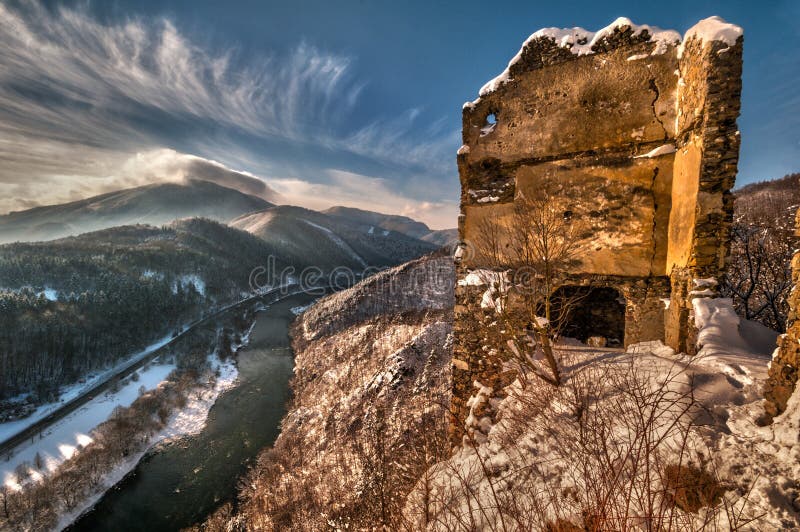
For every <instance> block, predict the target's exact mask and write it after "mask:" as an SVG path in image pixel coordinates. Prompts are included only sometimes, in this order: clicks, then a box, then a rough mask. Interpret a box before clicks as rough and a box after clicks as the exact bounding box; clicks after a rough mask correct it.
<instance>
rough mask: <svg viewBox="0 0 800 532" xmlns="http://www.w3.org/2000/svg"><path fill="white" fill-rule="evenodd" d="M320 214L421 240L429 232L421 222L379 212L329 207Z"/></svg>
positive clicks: (428, 228)
mask: <svg viewBox="0 0 800 532" xmlns="http://www.w3.org/2000/svg"><path fill="white" fill-rule="evenodd" d="M322 212H323V213H324V214H327V215H329V216H332V217H335V218H340V219H344V220H347V221H348V222H351V223H354V224H359V225H363V226H375V227H380V228H382V229H386V230H389V231H396V232H398V233H403V234H404V235H408V236H413V237H414V238H422V237H423V236H425V235H427V234H428V233H430V232H431V229H430V227H428V226H427V225H425V224H424V223H422V222H418V221H416V220H412V219H411V218H409V217H407V216H399V215H396V214H382V213H379V212H372V211H365V210H361V209H354V208H352V207H331V208H330V209H328V210H325V211H322Z"/></svg>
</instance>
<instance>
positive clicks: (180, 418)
mask: <svg viewBox="0 0 800 532" xmlns="http://www.w3.org/2000/svg"><path fill="white" fill-rule="evenodd" d="M251 330H252V329H251ZM248 335H249V332H248ZM209 363H210V364H211V367H212V368H213V369H214V370H218V373H219V375H218V376H217V378H216V381H215V383H214V386H213V387H207V388H205V389H204V390H203V391H202V393H200V394H195V393H192V394H190V396H189V397H188V398H187V399H188V402H187V404H186V406H185V407H184V408H182V409H181V410H179V411H177V412H175V413H174V414H173V415H172V416H171V417H170V419H169V421H168V422H167V425H166V426H165V427H164V428H163V429H162V430H161V431H160V432H159V433H158V434H156V435H155V436H153V437H152V438H151V439H150V441H149V442H148V445H147V447H146V448H145V449H143V450H142V451H140V452H139V453H135V454H133V455H131V456H130V457H129V458H128V459H127V460H125V461H124V462H121V463H119V464H118V465H117V467H115V468H114V469H113V470H112V471H109V472H108V474H107V475H106V477H105V479H104V480H103V482H102V483H101V486H100V488H99V489H98V490H97V492H96V493H95V494H94V495H93V496H92V497H90V498H88V499H86V500H85V501H83V503H81V504H79V505H78V506H77V507H76V508H75V509H74V510H73V511H72V512H69V513H67V514H64V515H62V516H61V517H60V519H59V522H58V526H56V529H57V530H61V529H63V528H65V527H66V526H68V525H69V524H71V523H72V522H73V521H75V519H77V518H78V517H79V516H80V515H81V514H82V513H83V512H85V511H87V510H89V509H90V508H91V507H92V506H94V505H95V503H97V501H98V500H100V498H102V496H103V494H104V493H105V492H106V491H107V490H108V489H110V488H111V487H112V486H114V485H115V484H117V483H118V482H120V481H121V480H122V479H123V478H125V475H127V474H128V473H129V472H131V471H132V470H133V469H134V468H135V467H136V465H137V464H138V463H139V460H141V459H142V457H143V456H144V455H145V454H147V452H148V451H150V450H151V449H153V448H154V447H156V446H157V445H160V444H164V443H168V442H171V441H174V440H176V439H179V438H183V437H186V436H191V435H192V434H197V433H198V432H200V431H201V430H203V427H205V424H206V419H207V418H208V413H209V412H210V410H211V407H212V406H213V405H214V403H215V402H216V401H217V398H218V397H219V396H220V395H221V394H222V393H223V392H225V391H226V390H229V389H230V388H232V387H233V386H234V385H235V383H236V379H237V378H238V376H239V372H238V370H237V369H236V364H235V363H234V362H233V361H232V360H226V361H224V362H220V360H219V359H218V358H217V357H216V355H211V356H209Z"/></svg>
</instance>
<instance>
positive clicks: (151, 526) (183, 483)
mask: <svg viewBox="0 0 800 532" xmlns="http://www.w3.org/2000/svg"><path fill="white" fill-rule="evenodd" d="M313 299H314V297H313V296H309V295H303V294H301V295H298V296H293V297H290V298H288V299H286V300H284V301H281V302H279V303H276V304H274V305H272V306H271V307H270V308H268V309H266V310H264V311H262V312H260V313H259V314H258V316H257V319H256V324H255V327H254V328H253V331H252V334H251V336H250V343H249V345H248V346H247V347H245V348H244V349H242V350H240V351H239V353H238V367H239V380H238V383H237V385H236V386H235V387H234V388H232V389H230V390H228V391H227V392H225V393H224V394H222V395H221V396H220V397H219V398H218V399H217V402H216V403H215V404H214V406H213V407H212V409H211V411H210V413H209V416H208V420H207V422H206V426H205V428H204V429H203V430H202V431H201V432H200V433H199V434H196V435H194V436H189V437H186V438H182V439H181V440H178V441H176V442H172V443H169V444H164V445H159V446H158V447H156V448H155V449H154V450H153V451H152V452H150V453H148V454H147V455H146V456H145V457H144V458H143V459H142V460H141V462H139V465H138V466H137V467H136V469H135V470H134V471H133V472H132V473H131V474H130V475H128V476H127V477H126V478H125V479H124V480H123V481H122V482H120V483H119V484H118V485H117V486H115V487H114V488H113V489H111V490H109V491H108V492H107V493H106V494H105V496H104V497H103V498H102V499H101V500H100V501H99V502H98V503H97V504H96V505H95V507H94V508H93V509H92V510H91V511H90V512H88V513H86V514H84V515H83V516H82V517H81V518H80V519H79V520H78V521H76V522H75V523H74V524H73V525H72V526H71V527H70V528H68V529H67V530H70V531H73V532H75V531H89V530H92V531H109V530H114V531H115V532H120V531H126V530H131V531H133V530H137V531H138V530H147V531H160V530H165V531H166V530H179V529H181V528H183V527H186V526H189V525H191V524H194V523H196V522H198V521H201V520H202V519H203V518H204V517H205V516H207V515H208V514H209V513H211V512H212V511H213V510H214V509H215V508H217V507H218V506H219V505H220V504H222V503H223V502H225V501H227V500H231V499H232V498H233V497H235V495H236V483H237V480H238V479H239V477H240V476H241V475H242V474H243V473H244V472H245V471H246V470H247V466H248V465H249V464H250V463H252V461H253V459H254V458H255V457H256V455H257V454H258V452H259V450H261V449H262V448H263V447H265V446H268V445H271V444H272V443H273V442H274V441H275V438H276V437H277V436H278V433H279V432H280V427H279V425H280V421H281V419H282V418H283V415H284V414H285V412H286V402H287V400H288V398H289V379H290V378H291V376H292V368H293V358H292V351H291V347H290V345H289V337H288V327H289V325H290V324H291V322H292V320H293V319H294V315H293V314H292V312H291V310H290V309H291V308H292V307H296V306H299V305H305V304H308V303H309V302H311V301H312V300H313Z"/></svg>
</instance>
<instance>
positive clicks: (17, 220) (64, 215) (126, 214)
mask: <svg viewBox="0 0 800 532" xmlns="http://www.w3.org/2000/svg"><path fill="white" fill-rule="evenodd" d="M271 206H272V204H271V203H269V202H268V201H266V200H264V199H261V198H258V197H256V196H251V195H248V194H244V193H242V192H239V191H238V190H234V189H232V188H227V187H223V186H220V185H217V184H215V183H212V182H210V181H200V180H190V181H188V182H187V183H185V184H178V183H163V184H155V185H147V186H142V187H136V188H129V189H125V190H118V191H115V192H109V193H107V194H102V195H100V196H94V197H91V198H87V199H83V200H79V201H73V202H71V203H64V204H61V205H50V206H45V207H36V208H33V209H28V210H25V211H18V212H12V213H9V214H6V215H3V216H0V243H7V242H16V241H36V240H53V239H56V238H62V237H65V236H70V235H77V234H81V233H86V232H89V231H96V230H99V229H105V228H108V227H114V226H120V225H131V224H149V225H162V224H166V223H169V222H172V221H174V220H177V219H180V218H189V217H203V218H209V219H212V220H216V221H220V222H228V221H230V220H232V219H234V218H236V217H238V216H241V215H242V214H246V213H249V212H253V211H259V210H263V209H265V208H268V207H271Z"/></svg>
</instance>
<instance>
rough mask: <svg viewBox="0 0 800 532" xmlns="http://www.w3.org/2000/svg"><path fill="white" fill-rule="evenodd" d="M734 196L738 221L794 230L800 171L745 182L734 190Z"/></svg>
mask: <svg viewBox="0 0 800 532" xmlns="http://www.w3.org/2000/svg"><path fill="white" fill-rule="evenodd" d="M734 198H735V203H734V209H735V213H734V216H735V218H736V220H737V221H741V220H747V221H748V222H751V223H756V224H758V225H763V226H765V227H769V228H770V229H772V230H775V231H787V232H792V231H794V215H795V213H796V212H797V209H798V207H800V173H799V174H790V175H787V176H784V177H782V178H780V179H774V180H772V181H762V182H760V183H753V184H752V185H745V186H743V187H742V188H740V189H737V190H735V191H734Z"/></svg>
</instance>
